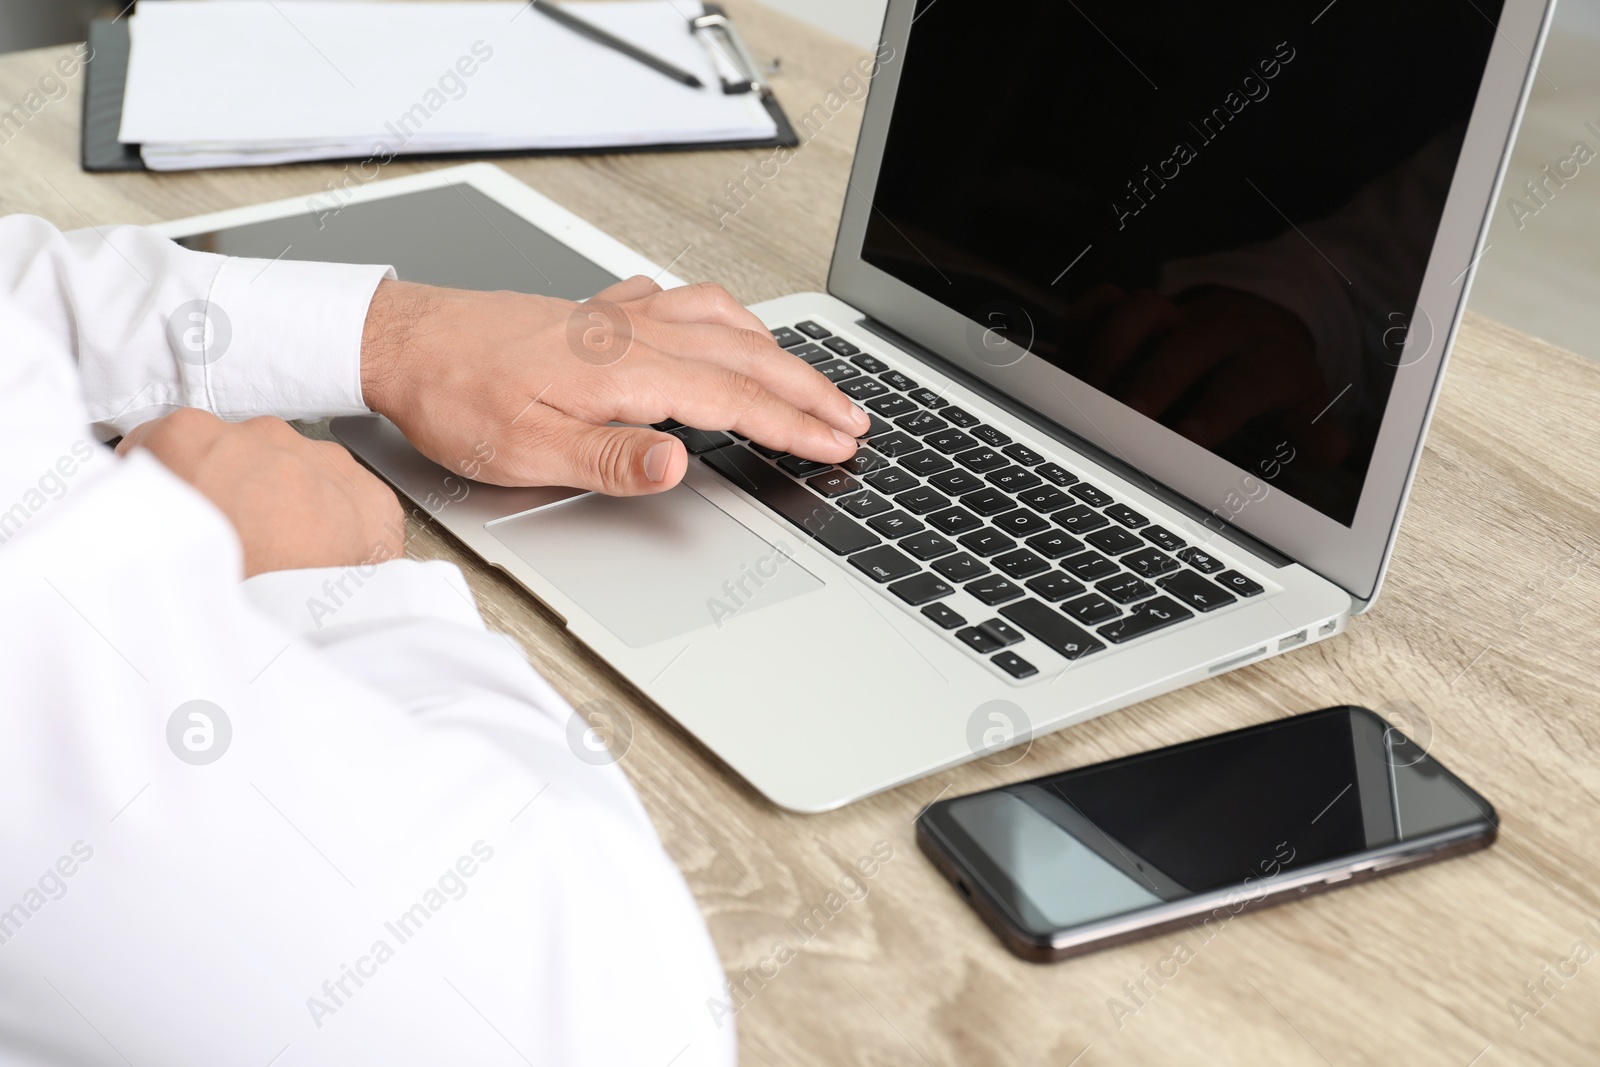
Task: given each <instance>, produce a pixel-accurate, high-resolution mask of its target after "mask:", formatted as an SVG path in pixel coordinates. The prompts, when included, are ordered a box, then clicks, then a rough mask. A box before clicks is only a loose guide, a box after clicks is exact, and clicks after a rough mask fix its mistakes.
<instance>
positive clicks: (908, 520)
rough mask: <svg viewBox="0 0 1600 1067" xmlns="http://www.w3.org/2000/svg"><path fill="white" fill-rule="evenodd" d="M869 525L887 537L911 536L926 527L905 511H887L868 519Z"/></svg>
mask: <svg viewBox="0 0 1600 1067" xmlns="http://www.w3.org/2000/svg"><path fill="white" fill-rule="evenodd" d="M867 525H868V526H870V527H872V528H873V529H874V530H877V531H878V532H879V533H881V534H883V536H885V537H909V536H910V535H911V534H914V533H921V532H922V531H923V530H924V529H926V527H924V526H923V525H922V523H920V522H918V521H917V520H916V519H913V518H912V517H911V516H910V515H907V514H906V513H905V512H903V511H886V512H884V513H883V514H882V515H874V516H873V517H872V518H870V519H868V520H867Z"/></svg>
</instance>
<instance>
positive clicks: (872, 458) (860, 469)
mask: <svg viewBox="0 0 1600 1067" xmlns="http://www.w3.org/2000/svg"><path fill="white" fill-rule="evenodd" d="M888 465H889V461H888V460H886V459H884V458H883V457H882V456H880V455H878V454H877V453H876V452H874V451H873V450H872V449H870V448H858V449H856V454H855V455H853V456H851V457H850V458H849V459H847V460H845V461H844V462H843V463H841V464H839V466H841V467H843V468H844V469H845V470H847V471H849V472H850V473H851V474H871V473H872V472H873V471H875V470H881V469H882V468H884V467H887V466H888Z"/></svg>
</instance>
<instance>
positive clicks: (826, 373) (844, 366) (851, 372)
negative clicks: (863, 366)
mask: <svg viewBox="0 0 1600 1067" xmlns="http://www.w3.org/2000/svg"><path fill="white" fill-rule="evenodd" d="M811 369H812V370H814V371H816V372H817V373H818V374H820V375H822V376H823V377H824V378H826V379H828V381H830V382H832V383H833V384H834V385H838V384H839V383H840V382H843V381H848V380H849V379H851V378H858V377H860V376H861V372H860V371H858V370H856V369H855V368H854V367H852V366H851V365H850V364H848V363H846V362H845V361H844V360H842V359H829V360H824V361H823V362H821V363H813V364H812V365H811ZM883 399H885V400H887V399H888V397H884V398H883Z"/></svg>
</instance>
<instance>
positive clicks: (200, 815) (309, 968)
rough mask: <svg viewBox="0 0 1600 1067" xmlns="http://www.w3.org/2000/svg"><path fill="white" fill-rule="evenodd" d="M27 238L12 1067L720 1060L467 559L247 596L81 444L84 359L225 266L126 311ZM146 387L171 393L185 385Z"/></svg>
mask: <svg viewBox="0 0 1600 1067" xmlns="http://www.w3.org/2000/svg"><path fill="white" fill-rule="evenodd" d="M37 225H38V224H29V223H23V224H20V226H19V225H15V224H13V225H12V228H11V229H10V230H9V231H8V232H7V233H6V236H7V237H8V238H12V239H16V240H22V239H24V238H27V237H29V236H30V235H32V236H37V237H38V238H39V239H40V241H41V242H42V244H43V245H44V246H46V247H47V248H48V249H50V250H49V251H47V253H46V258H47V259H50V260H51V261H52V262H51V263H48V264H43V265H40V264H29V263H25V262H21V260H23V259H24V258H26V257H24V256H22V255H20V254H18V253H17V252H16V249H15V247H14V246H12V245H6V247H7V252H6V254H5V255H4V257H0V258H3V259H4V266H3V267H0V269H3V270H4V272H5V278H6V283H7V285H8V286H9V292H8V294H6V295H5V296H3V297H0V617H3V618H5V619H7V620H10V622H11V624H9V625H7V626H6V627H5V640H4V641H0V678H4V679H5V686H6V698H5V700H4V701H0V730H3V731H4V736H5V738H6V742H5V744H4V745H0V812H3V813H6V814H5V815H3V816H0V827H3V832H0V1063H5V1064H28V1065H33V1064H40V1065H42V1064H62V1063H73V1064H88V1065H106V1067H113V1065H125V1064H126V1063H129V1062H131V1063H161V1064H167V1065H174V1067H183V1065H189V1064H193V1065H196V1067H199V1065H208V1067H209V1065H215V1064H219V1063H259V1064H267V1063H273V1064H275V1065H278V1067H293V1065H300V1064H319V1065H320V1064H327V1065H334V1064H339V1065H345V1064H351V1063H383V1064H396V1065H412V1064H416V1065H422V1064H459V1063H472V1064H484V1065H488V1064H517V1063H522V1062H537V1063H560V1064H564V1065H569V1064H570V1065H579V1067H585V1065H595V1067H600V1065H608V1067H609V1065H616V1064H645V1065H657V1064H660V1065H664V1064H667V1063H672V1064H674V1065H676V1067H683V1065H691V1064H692V1065H726V1064H730V1063H732V1062H733V1059H734V1031H733V1026H732V1020H731V1019H729V1018H727V1017H726V1015H725V1014H719V1013H718V1012H716V1011H715V1010H713V1006H714V1005H717V1004H721V1003H723V1002H725V1000H726V993H725V987H724V984H723V981H722V973H721V968H720V966H719V964H718V962H717V957H716V954H715V951H714V949H713V947H712V945H711V942H710V939H709V937H708V935H707V932H706V929H705V926H704V924H703V922H702V920H701V918H700V915H699V912H698V910H697V908H696V905H695V902H694V900H693V898H692V896H691V895H690V893H689V892H688V889H687V887H686V886H685V884H684V882H683V879H682V877H681V876H680V875H679V873H678V871H677V869H676V867H675V866H674V864H673V863H672V861H671V859H670V858H669V857H668V856H667V855H666V854H665V853H664V851H663V850H662V848H661V845H660V843H659V841H658V840H657V838H656V835H655V833H654V831H653V829H652V827H651V825H650V823H649V820H648V819H647V818H646V817H645V813H644V811H643V809H642V807H641V805H640V804H639V801H638V799H637V797H636V796H635V795H634V793H633V791H632V789H631V788H630V787H629V785H628V782H627V779H626V778H625V777H624V775H623V774H622V773H621V771H620V769H619V768H618V767H617V766H615V765H603V764H602V765H599V766H596V765H593V764H592V763H591V762H588V761H586V760H585V759H582V758H580V757H579V755H578V749H577V748H575V746H574V745H573V744H572V743H571V742H570V741H569V738H570V737H572V736H573V734H572V733H571V732H570V730H571V723H572V715H573V713H572V711H571V709H570V708H569V706H568V705H567V704H566V702H565V701H564V700H562V698H561V697H560V696H559V695H558V694H556V693H555V692H554V691H553V690H552V689H551V688H550V687H549V686H548V685H547V684H546V683H545V682H544V681H543V680H542V679H541V678H540V677H539V676H538V675H537V674H536V673H535V672H534V671H533V670H532V669H530V667H529V666H528V664H527V663H526V662H525V661H524V659H523V658H522V656H521V655H520V654H519V653H518V652H517V651H516V650H515V649H514V648H513V647H512V646H510V645H509V644H508V643H507V642H506V641H505V640H504V639H503V638H501V637H500V636H497V635H494V634H491V633H489V632H487V631H486V629H485V628H484V626H483V623H482V620H481V618H480V617H479V615H478V613H477V610H476V608H475V607H474V606H473V604H472V602H471V596H470V593H469V592H468V590H467V588H466V586H465V583H464V582H463V580H462V578H461V576H460V574H459V572H458V571H456V569H455V568H453V567H450V566H447V565H444V564H439V563H417V562H412V561H393V562H389V563H383V564H380V565H377V566H374V567H366V568H352V569H349V570H329V571H294V572H281V573H277V574H269V575H263V576H260V577H258V578H255V579H252V580H250V581H248V582H244V583H241V582H240V581H239V579H238V576H239V573H240V553H239V546H238V542H237V539H236V538H235V536H234V533H233V531H232V528H231V527H230V526H229V525H228V523H227V521H226V520H225V519H224V518H223V516H222V515H221V514H220V513H218V512H217V511H216V510H215V509H214V508H213V507H212V506H211V505H210V504H209V502H207V501H206V500H205V499H204V498H202V497H200V496H199V495H198V494H196V493H194V492H193V491H192V490H191V489H189V488H188V487H187V486H186V485H185V484H183V483H182V482H181V481H179V480H178V479H177V478H175V477H173V476H172V475H171V474H170V473H169V472H167V471H166V469H165V468H163V467H162V466H161V465H160V464H159V463H157V462H156V461H155V460H154V459H152V458H151V457H149V456H148V455H147V454H144V453H139V452H136V453H134V454H133V455H132V456H130V457H128V458H126V459H121V460H118V459H116V458H114V457H113V456H112V455H111V454H110V453H109V452H108V451H107V450H106V449H104V448H103V447H102V446H100V445H98V444H95V443H93V441H92V432H91V430H90V427H89V416H88V414H87V413H86V412H85V410H84V407H83V404H82V401H81V399H80V397H79V395H78V391H77V388H78V383H77V376H76V371H75V367H74V362H73V357H74V355H75V354H83V355H85V356H86V357H92V358H91V361H92V360H93V359H99V358H101V357H104V359H105V363H104V366H111V367H115V368H117V369H116V370H115V371H113V372H111V373H109V374H108V375H107V376H106V377H105V378H104V379H102V381H103V382H104V381H111V382H121V383H123V384H120V385H117V386H116V389H118V390H122V391H123V393H125V392H126V389H127V385H128V384H131V379H127V378H125V377H124V376H122V373H121V368H122V367H123V366H125V365H132V364H133V363H135V362H138V363H143V362H144V361H146V360H148V361H149V362H150V365H151V366H154V365H155V364H157V363H159V362H160V360H161V358H162V357H161V356H160V354H159V353H160V346H159V343H156V342H152V341H151V340H150V337H149V333H150V331H151V330H152V329H160V328H161V320H162V318H163V315H164V312H163V311H162V310H161V309H160V308H158V307H156V306H155V305H156V303H157V302H162V303H165V302H168V301H170V299H172V298H175V297H177V296H182V295H187V294H188V293H191V292H197V291H198V292H201V293H204V292H206V291H208V289H207V287H210V289H209V291H212V292H216V291H220V290H219V286H222V285H224V282H222V281H220V280H219V279H223V278H225V277H226V275H227V272H228V271H230V270H232V269H233V266H234V265H233V264H226V265H219V264H217V263H215V262H209V263H207V264H205V265H204V269H201V267H200V266H197V265H196V264H198V263H199V262H200V261H199V260H191V259H189V257H176V258H174V259H173V260H171V261H170V262H169V261H166V260H161V261H162V262H163V263H165V264H166V268H165V269H164V270H163V271H162V272H161V273H160V280H159V281H157V280H156V279H155V278H151V279H150V281H151V283H152V285H153V288H150V289H145V290H143V291H144V292H145V294H146V295H145V297H142V298H141V296H140V295H139V293H140V291H141V289H140V287H142V286H144V285H145V282H143V281H140V280H138V279H135V278H133V277H132V274H131V272H128V271H127V268H126V265H123V266H121V267H119V266H117V264H116V262H113V261H112V260H114V259H115V258H116V257H115V254H114V253H113V252H109V251H107V249H106V248H104V247H100V248H96V247H95V246H94V240H95V239H93V238H88V239H84V238H62V237H59V236H55V237H52V236H50V235H49V234H44V233H43V232H42V231H38V230H36V229H30V227H36V226H37ZM78 240H83V241H85V244H84V247H83V248H81V249H78V250H77V251H72V250H71V249H72V248H73V247H75V246H74V245H73V242H74V241H78ZM143 240H144V238H142V237H139V236H137V235H136V234H132V233H129V234H126V235H124V237H123V238H122V239H121V240H119V241H118V245H117V247H118V248H120V249H121V250H122V251H123V252H124V253H130V250H132V249H134V248H135V246H138V245H140V244H141V242H142V241H143ZM63 241H65V242H66V244H67V247H66V248H62V247H61V246H60V242H63ZM130 254H131V253H130ZM80 256H86V257H88V259H89V260H91V261H93V262H94V263H95V266H94V267H93V268H92V269H90V270H89V273H90V274H96V272H98V273H99V274H100V275H103V277H96V278H91V279H90V280H88V281H86V280H85V279H84V277H83V276H82V274H81V272H80V270H79V267H78V266H75V265H74V264H75V263H77V262H79V260H77V259H76V258H74V257H80ZM107 256H111V257H112V259H107V258H106V257H107ZM160 259H161V257H160V256H155V255H152V256H141V257H138V262H140V263H141V264H142V265H143V266H145V267H146V268H149V267H151V266H152V265H153V264H154V263H155V262H156V261H157V260H160ZM278 266H284V264H279V265H278ZM277 269H278V267H276V266H275V267H273V268H272V270H273V271H275V270H277ZM119 272H120V273H123V274H127V277H126V278H123V279H122V280H121V281H120V283H119V282H116V281H112V280H109V279H114V278H115V276H116V275H117V274H118V273H119ZM147 273H150V274H154V273H155V272H154V271H150V270H147ZM270 273H271V271H269V272H268V275H270ZM51 278H53V279H54V280H53V281H49V280H47V279H51ZM264 280H265V278H264V277H263V278H261V279H258V282H259V281H264ZM229 284H231V283H229ZM240 284H242V285H243V286H245V287H248V286H249V284H250V282H249V279H248V277H246V278H244V279H242V280H241V283H240ZM285 284H287V279H286V281H285ZM51 285H54V286H57V287H58V288H59V291H58V293H57V295H56V297H55V298H54V299H53V300H48V299H45V296H46V295H47V294H48V291H49V288H50V286H51ZM119 285H120V287H121V288H119ZM124 289H125V290H126V291H124ZM19 292H25V293H26V294H27V295H28V298H29V305H30V309H31V310H32V311H33V312H34V314H33V315H32V316H25V315H23V314H21V313H20V312H18V310H17V307H18V306H17V303H16V302H15V301H16V300H17V294H18V293H19ZM151 292H154V293H155V294H156V297H159V298H160V300H159V301H157V300H156V298H155V297H151V296H149V294H150V293H151ZM93 294H98V296H96V297H94V298H103V299H104V300H105V301H106V303H107V305H109V306H105V307H99V308H95V309H93V314H92V315H91V314H90V313H89V311H87V310H85V307H84V306H83V305H80V304H79V303H78V301H80V300H83V299H89V298H91V296H92V295H93ZM61 304H66V305H68V306H66V307H62V306H58V305H61ZM243 304H250V301H249V300H246V301H244V302H243ZM234 307H235V308H236V309H239V315H238V318H239V319H242V320H244V321H250V320H251V319H252V318H253V317H255V316H257V315H262V314H264V313H265V308H264V307H257V306H254V305H251V306H249V307H243V306H242V305H241V302H239V301H237V300H236V301H235V302H234ZM322 313H325V314H327V315H328V316H329V318H328V321H329V322H334V321H335V320H337V319H338V318H339V312H338V310H337V309H334V308H332V307H331V305H330V306H329V308H327V309H325V311H324V312H322ZM344 318H345V320H346V321H345V322H344V326H343V327H342V328H349V327H350V325H351V320H352V318H353V317H352V316H350V315H349V314H348V310H347V311H346V312H345V315H344ZM30 319H31V320H32V321H30ZM85 324H87V325H85ZM297 328H298V327H286V329H297ZM119 331H120V336H119ZM73 338H75V339H76V342H77V352H74V350H73V344H72V339H73ZM119 345H120V346H121V347H120V348H119V347H118V346H119ZM121 351H126V352H129V353H133V354H134V355H135V356H136V357H137V358H135V359H131V360H128V361H124V362H118V361H117V358H116V357H117V353H118V352H121ZM248 351H258V354H260V356H261V358H263V359H268V360H270V359H272V358H274V357H273V356H272V355H271V353H268V352H264V351H259V350H253V349H251V348H250V347H249V346H248V345H247V346H246V347H244V348H238V349H234V350H232V351H230V353H229V355H228V356H225V357H224V359H223V360H222V361H219V364H218V365H219V366H220V365H221V363H224V362H226V360H227V358H230V357H231V355H234V354H239V353H242V352H248ZM167 371H168V372H170V373H167V374H166V376H165V377H161V376H159V375H158V380H159V381H160V382H161V383H162V387H163V388H174V389H177V390H179V391H178V392H171V393H167V394H164V397H165V399H163V400H162V401H161V402H162V403H167V402H173V401H175V400H177V399H180V398H181V397H182V396H185V395H187V394H184V393H183V392H182V390H184V389H188V388H190V387H192V386H194V385H195V380H194V379H193V378H192V376H191V375H190V374H189V372H188V369H187V368H179V367H174V366H172V365H170V364H169V365H168V366H167ZM230 373H231V370H230ZM335 377H337V376H329V377H328V378H327V379H326V381H324V382H323V384H321V385H318V384H315V383H313V384H311V385H308V386H307V387H306V393H305V396H306V398H307V400H306V402H307V403H308V405H310V406H314V407H317V408H319V409H320V408H321V407H322V406H323V404H324V402H325V401H326V400H327V399H329V398H331V397H333V395H334V393H335V392H336V391H337V390H334V389H332V388H330V387H328V383H331V382H333V381H334V379H335ZM250 380H251V379H250V377H249V375H248V374H246V375H243V376H240V377H230V378H229V379H228V381H229V383H230V387H231V384H232V383H235V382H244V383H246V384H248V383H249V382H250ZM200 381H201V382H202V383H204V384H203V388H205V389H207V390H210V393H209V395H212V396H213V397H215V396H217V395H228V394H227V393H226V392H225V393H224V394H219V393H218V392H217V390H216V385H217V383H216V381H215V380H213V379H208V378H204V377H203V378H202V379H200ZM348 387H349V383H348V382H346V383H345V385H344V386H341V387H340V388H348ZM324 390H326V391H324ZM118 395H119V396H120V395H123V394H122V393H119V394H118ZM100 399H101V401H102V402H103V401H105V400H106V399H107V396H105V395H103V396H102V397H101V398H100ZM246 410H247V409H246ZM225 411H226V413H229V414H242V413H243V411H242V410H241V409H239V408H231V407H230V408H226V409H225ZM101 421H108V420H105V419H102V420H101ZM135 421H137V420H135ZM112 424H113V425H116V423H115V422H113V423H112ZM330 589H331V590H332V591H333V592H332V593H330ZM335 594H336V595H337V601H338V602H337V603H336V604H335V603H332V600H333V598H334V596H335ZM196 702H203V703H196ZM583 751H584V752H587V751H588V750H587V749H584V750H583Z"/></svg>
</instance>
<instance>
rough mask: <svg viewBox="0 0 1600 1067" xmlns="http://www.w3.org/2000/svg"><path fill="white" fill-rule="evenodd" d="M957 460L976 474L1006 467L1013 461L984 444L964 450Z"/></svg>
mask: <svg viewBox="0 0 1600 1067" xmlns="http://www.w3.org/2000/svg"><path fill="white" fill-rule="evenodd" d="M956 462H957V463H959V464H961V465H962V466H963V467H965V468H967V470H969V471H971V472H972V473H974V474H985V473H987V472H989V471H992V470H994V469H996V468H998V467H1004V466H1006V465H1007V464H1008V463H1010V462H1011V461H1010V460H1008V459H1006V457H1004V456H1002V455H1001V454H1000V453H998V452H996V451H995V450H994V449H992V448H990V447H989V446H988V445H984V446H983V447H981V448H974V449H972V450H971V451H969V452H962V453H961V454H960V455H958V456H956Z"/></svg>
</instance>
